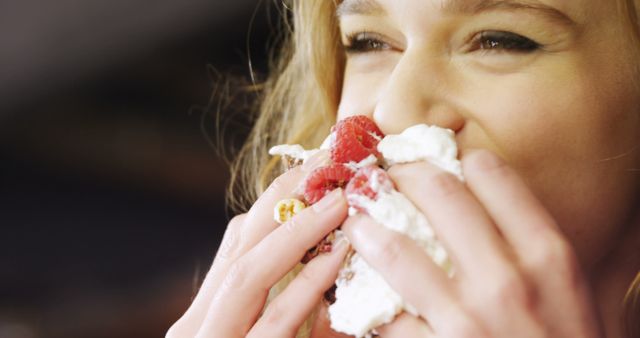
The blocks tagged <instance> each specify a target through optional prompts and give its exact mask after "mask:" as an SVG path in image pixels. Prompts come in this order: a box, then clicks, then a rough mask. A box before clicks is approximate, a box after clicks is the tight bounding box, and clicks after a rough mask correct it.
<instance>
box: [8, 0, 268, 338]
mask: <svg viewBox="0 0 640 338" xmlns="http://www.w3.org/2000/svg"><path fill="white" fill-rule="evenodd" d="M258 2H259V1H258V0H234V1H222V0H154V1H151V0H109V1H107V0H58V1H44V0H3V1H1V2H0V229H1V232H0V338H36V337H55V338H57V337H65V338H75V337H138V338H144V337H161V336H163V335H164V332H165V331H166V330H167V328H168V327H169V326H170V324H171V323H172V322H173V321H175V320H176V319H177V318H178V317H179V316H180V315H181V314H182V313H183V312H184V310H185V309H186V308H187V307H188V305H189V303H190V300H191V298H192V296H193V294H194V292H195V290H196V287H197V285H198V284H199V283H200V278H201V277H202V276H203V275H204V273H205V272H206V270H207V269H208V266H209V265H210V264H211V261H212V258H213V255H214V253H215V251H216V249H217V246H218V243H219V240H220V237H221V234H222V232H223V230H224V227H225V225H226V221H227V220H228V218H229V216H230V215H229V213H228V212H227V210H226V208H225V204H224V190H225V187H226V184H227V180H228V176H229V174H228V170H227V166H226V164H225V162H224V161H223V160H222V159H221V158H220V156H218V153H217V152H216V151H215V150H214V147H213V146H212V145H211V141H212V140H213V141H214V142H213V143H217V142H215V139H216V137H217V136H216V134H215V132H214V131H215V110H216V109H215V108H216V106H217V104H215V103H216V102H217V101H215V100H214V101H213V103H214V105H213V109H206V106H207V105H208V104H209V101H210V98H211V93H212V92H213V91H214V90H217V91H218V92H224V89H225V87H224V86H222V84H221V83H222V82H221V80H222V79H225V78H229V77H228V75H233V76H234V77H235V78H240V79H248V78H249V74H250V72H249V66H248V65H249V60H251V61H252V64H253V67H254V68H255V71H256V76H258V77H260V76H262V75H264V73H265V68H266V67H265V63H266V62H265V55H266V45H267V41H268V38H269V33H270V30H271V29H270V27H271V26H270V20H268V19H269V18H272V17H273V16H274V13H273V12H269V11H268V10H266V6H267V5H268V4H267V3H268V2H269V1H265V2H264V3H262V4H259V3H258ZM252 17H253V20H252ZM252 22H253V23H252ZM251 23H252V24H251ZM245 102H246V101H245ZM233 107H234V106H233V105H231V107H230V108H225V107H223V110H222V112H223V114H222V121H223V122H225V123H228V126H227V127H226V128H225V129H224V130H223V131H224V134H225V135H226V137H227V144H229V143H236V144H237V142H239V141H241V140H242V139H243V138H244V137H245V136H246V132H247V128H248V126H247V125H246V123H244V124H243V123H242V121H243V120H246V118H243V116H239V121H240V122H234V121H235V120H234V119H232V117H231V115H233V114H236V115H237V113H238V112H237V109H234V108H233ZM237 117H238V116H236V118H237ZM223 125H224V123H223ZM218 145H219V143H218Z"/></svg>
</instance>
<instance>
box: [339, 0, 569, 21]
mask: <svg viewBox="0 0 640 338" xmlns="http://www.w3.org/2000/svg"><path fill="white" fill-rule="evenodd" d="M441 9H442V11H443V12H445V13H452V14H477V13H480V12H486V11H491V10H507V11H521V10H522V11H528V12H531V13H533V14H535V15H540V16H543V17H545V18H547V19H549V20H551V21H554V22H558V23H560V24H563V25H569V26H573V25H575V24H576V23H575V21H573V20H572V19H571V18H570V17H569V16H567V15H566V14H565V13H563V12H561V11H560V10H558V9H556V8H554V7H551V6H549V5H546V4H544V3H542V2H540V1H538V0H444V1H443V3H442V7H441ZM384 13H385V10H384V7H382V5H380V3H379V2H378V1H376V0H344V1H343V2H342V3H341V4H340V5H338V7H337V9H336V15H337V16H338V17H341V16H346V15H380V14H384Z"/></svg>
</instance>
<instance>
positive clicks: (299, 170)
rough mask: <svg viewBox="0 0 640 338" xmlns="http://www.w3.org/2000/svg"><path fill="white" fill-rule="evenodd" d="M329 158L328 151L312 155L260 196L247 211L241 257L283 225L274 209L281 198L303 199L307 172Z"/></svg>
mask: <svg viewBox="0 0 640 338" xmlns="http://www.w3.org/2000/svg"><path fill="white" fill-rule="evenodd" d="M328 159H329V154H328V152H327V151H320V152H319V153H318V154H315V155H314V156H312V157H311V158H310V159H309V160H308V161H307V162H305V163H304V164H303V165H301V166H297V167H295V168H293V169H291V170H289V171H287V172H286V173H284V174H282V175H280V176H279V177H278V178H276V179H275V180H274V181H273V182H272V183H271V185H269V187H268V188H267V190H265V192H264V193H263V194H262V195H260V197H259V198H258V200H257V201H256V202H255V204H254V205H253V206H252V207H251V209H250V210H249V212H248V213H247V219H246V220H245V226H244V227H243V229H242V233H241V234H240V236H241V239H240V240H241V245H240V247H239V249H240V251H239V252H237V253H236V257H239V256H241V255H242V254H244V253H245V252H247V251H248V250H249V249H251V248H252V247H253V246H254V245H256V243H258V242H259V241H260V240H262V239H263V238H264V237H265V236H267V235H268V234H269V233H270V232H271V231H273V230H274V229H275V228H277V227H278V226H279V224H278V223H277V222H276V221H275V220H274V219H273V208H274V206H275V205H276V204H277V203H278V201H280V200H282V199H285V198H299V197H300V191H298V190H299V188H300V186H301V185H302V183H303V182H304V180H305V178H306V177H307V175H308V174H309V173H310V172H311V171H313V169H315V168H317V167H319V166H322V165H323V164H325V163H326V162H327V161H328Z"/></svg>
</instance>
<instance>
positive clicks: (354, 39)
mask: <svg viewBox="0 0 640 338" xmlns="http://www.w3.org/2000/svg"><path fill="white" fill-rule="evenodd" d="M346 40H347V42H346V44H345V46H344V49H345V51H346V52H347V54H355V53H366V52H379V51H383V50H389V49H391V46H390V45H389V44H387V43H386V42H384V41H382V39H381V38H380V36H378V35H377V34H375V33H369V32H359V33H354V34H349V35H347V39H346Z"/></svg>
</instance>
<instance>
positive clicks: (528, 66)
mask: <svg viewBox="0 0 640 338" xmlns="http://www.w3.org/2000/svg"><path fill="white" fill-rule="evenodd" d="M285 7H286V8H287V9H290V10H291V13H290V14H291V16H290V18H291V20H290V21H288V22H287V23H288V25H287V26H286V27H288V28H290V29H291V32H290V36H289V38H288V39H287V40H286V43H285V44H284V50H283V52H282V53H281V54H280V59H279V62H278V63H277V66H276V67H275V69H274V72H273V74H272V77H271V79H270V80H269V81H268V82H267V83H266V84H265V91H264V97H263V101H262V104H261V114H260V116H259V118H258V121H257V124H256V126H255V130H254V132H253V134H252V137H251V139H250V141H249V142H248V143H247V145H246V147H245V148H244V150H243V152H242V154H241V156H240V159H239V161H238V162H237V165H236V167H235V169H236V175H237V176H236V180H235V181H234V182H235V183H236V186H235V189H234V190H233V193H234V194H235V196H239V195H240V194H244V195H246V194H247V193H248V192H249V193H250V192H254V193H255V195H249V197H247V198H246V199H245V201H253V200H254V197H256V196H257V195H260V196H259V198H257V201H256V202H255V203H254V204H253V205H252V206H251V208H250V210H249V211H248V212H247V213H245V214H242V215H240V216H237V217H235V218H234V219H233V220H232V221H231V222H230V224H229V227H228V230H227V233H226V235H225V237H224V239H223V241H222V245H221V248H220V250H219V252H218V254H217V256H216V258H215V260H214V263H213V266H212V268H211V270H210V272H209V273H208V275H207V277H206V279H205V281H204V283H203V285H202V288H201V289H200V292H199V293H198V295H197V297H196V298H195V300H194V302H193V304H192V305H191V307H190V308H189V309H188V310H187V312H186V313H185V314H184V316H183V317H182V318H180V320H178V321H177V322H176V323H175V324H174V325H173V327H172V328H171V329H170V330H169V333H168V334H167V336H168V337H243V336H250V337H293V336H295V335H296V332H298V330H299V329H300V328H301V329H300V331H301V333H300V335H305V336H308V335H311V336H313V337H341V336H342V335H339V334H336V333H335V332H332V331H331V330H330V329H329V327H328V326H329V323H328V322H327V319H326V314H325V311H326V306H325V305H324V304H323V303H322V302H321V299H322V294H323V292H324V290H326V289H327V288H329V287H330V286H331V285H332V283H333V281H334V280H335V277H336V273H337V271H338V269H339V267H340V264H341V261H342V260H343V258H344V256H345V253H346V251H347V247H348V245H346V244H345V243H341V244H340V243H339V244H337V245H336V247H335V248H334V250H333V251H332V252H331V253H329V254H324V255H321V256H318V257H317V258H315V259H314V260H312V261H311V262H310V263H309V264H307V265H306V266H305V267H304V268H302V270H301V272H300V273H299V274H298V275H297V277H296V276H295V275H296V272H297V271H298V270H300V268H299V267H298V268H297V270H296V271H294V272H290V271H291V270H292V269H293V268H294V267H295V266H296V263H297V262H298V261H299V260H300V258H301V257H302V256H303V255H304V253H305V251H306V250H307V249H308V248H309V247H311V246H313V245H314V244H315V243H317V242H318V241H319V240H320V239H321V238H322V237H323V236H324V235H326V234H327V233H328V232H330V231H331V230H332V229H334V228H336V227H338V226H340V225H342V228H343V230H344V231H345V232H346V234H347V237H348V239H349V241H350V243H351V246H352V247H353V248H355V250H357V251H358V252H359V253H360V254H361V255H362V256H363V257H364V258H365V259H366V260H367V261H368V262H369V264H371V265H372V266H373V267H374V268H375V269H377V270H378V271H379V272H380V273H381V274H382V275H383V276H384V277H385V279H386V280H387V281H388V282H389V284H390V285H391V286H392V287H393V288H394V289H395V290H396V291H397V292H398V293H400V294H401V295H402V296H403V297H404V298H405V299H407V300H409V301H410V302H411V304H413V305H414V306H415V307H416V308H417V310H418V313H419V317H413V316H411V315H408V314H401V315H400V316H398V317H397V318H396V320H394V321H393V322H392V323H391V324H388V325H385V326H383V327H381V328H379V333H380V335H381V336H382V337H496V338H497V337H556V338H557V337H604V336H607V337H623V336H625V335H626V336H627V337H640V330H639V325H640V324H639V323H640V296H639V294H640V291H639V289H640V285H639V284H640V282H639V279H640V275H638V271H640V249H639V248H640V208H639V206H640V205H639V193H640V150H639V149H638V147H640V83H639V81H638V80H639V79H640V57H639V55H640V54H639V52H640V43H639V42H640V39H639V35H638V24H637V20H636V6H635V4H634V2H633V0H628V1H627V0H616V1H601V0H344V1H328V0H303V1H302V0H301V1H292V2H291V3H287V5H286V6H285ZM285 14H287V13H285ZM336 112H337V113H336ZM353 114H364V115H368V116H369V117H371V118H372V119H373V120H374V121H376V122H377V123H378V125H379V126H380V128H381V129H382V130H383V131H384V132H385V133H387V134H390V133H398V132H400V131H402V130H403V129H405V128H406V127H408V126H411V125H414V124H418V123H426V124H434V125H439V126H441V127H445V128H449V129H451V130H453V131H454V132H455V134H456V140H457V142H458V145H459V148H460V149H461V154H460V158H461V160H462V163H463V171H464V174H465V177H466V183H465V184H462V183H460V182H458V181H457V180H456V179H455V178H453V177H452V176H450V175H449V174H446V173H443V172H442V171H440V170H438V169H436V168H435V167H433V166H431V165H429V164H427V163H414V164H408V165H399V166H395V167H392V168H391V169H390V170H389V174H390V175H391V177H392V179H393V180H394V181H395V183H396V185H397V187H398V189H399V190H400V191H401V192H403V193H404V194H406V195H407V196H408V197H409V198H410V199H411V200H412V201H413V202H414V204H415V205H416V206H417V207H418V208H419V209H421V210H422V211H423V212H424V213H425V215H426V216H427V218H428V219H429V220H430V222H431V224H432V226H433V227H434V230H435V232H436V233H437V234H438V236H439V237H440V239H441V240H442V242H443V243H444V245H445V246H446V248H447V249H448V251H449V253H450V255H451V256H452V257H453V261H454V265H455V266H456V271H457V272H458V273H457V274H456V276H455V277H454V278H453V279H448V278H446V276H445V275H444V273H443V272H441V271H440V270H438V269H437V268H435V267H434V265H433V263H432V262H430V260H429V259H428V258H427V257H426V256H425V255H424V254H423V252H422V251H421V250H419V249H417V248H416V247H415V245H413V244H412V242H411V241H409V240H408V239H406V238H405V237H403V236H401V235H398V234H395V233H392V232H390V231H387V230H386V229H384V228H382V227H381V226H380V225H378V224H375V222H373V221H372V220H371V219H370V218H368V217H366V216H357V217H347V206H346V202H345V198H344V196H343V195H342V193H341V192H340V191H339V190H337V191H336V192H334V193H333V194H330V195H328V196H327V197H325V198H324V199H323V200H322V201H320V202H319V203H318V204H317V205H316V206H315V207H313V208H308V209H305V211H304V212H302V213H301V214H299V215H298V216H296V218H295V221H294V222H291V223H289V224H287V225H286V226H280V227H279V226H278V225H277V224H276V223H275V222H274V221H273V220H272V208H273V206H274V205H275V203H276V202H277V201H278V200H280V199H283V198H286V197H292V196H293V195H294V194H295V192H294V191H295V188H296V187H297V186H298V185H299V184H300V182H301V181H302V180H303V179H304V177H305V174H306V173H308V172H309V170H311V169H313V168H314V167H316V166H318V165H319V164H321V163H323V161H324V157H325V156H324V155H319V156H316V157H315V158H313V159H312V160H311V161H309V162H308V163H306V164H305V165H304V166H302V167H298V168H295V169H293V170H290V171H288V172H286V173H284V174H282V175H280V176H279V177H277V178H276V179H275V181H273V183H271V185H270V186H269V187H268V188H266V185H267V183H268V182H271V180H272V179H273V178H275V177H276V176H278V175H279V174H280V173H281V172H280V171H279V170H280V168H279V167H278V165H277V162H276V161H277V160H274V159H269V158H268V157H267V149H268V148H269V147H270V146H272V145H275V144H280V143H301V144H303V145H305V146H307V147H309V148H311V147H317V146H318V145H319V143H320V141H321V140H322V139H323V138H324V137H325V136H326V135H327V133H328V128H329V126H330V125H331V124H333V123H334V122H335V120H336V119H341V118H344V117H346V116H349V115H353ZM250 180H253V181H252V182H255V184H254V185H252V184H245V185H241V184H238V183H237V182H239V181H244V182H249V181H250ZM263 191H264V193H262V192H263ZM251 196H254V197H251ZM283 277H287V278H285V281H284V282H281V283H278V281H279V280H281V279H282V278H283ZM289 282H290V283H289ZM276 283H278V285H277V286H278V287H277V290H275V292H272V297H271V298H270V301H269V302H267V296H268V291H269V289H270V288H272V287H273V286H274V285H276ZM287 284H288V285H287ZM285 286H286V287H285ZM265 304H266V305H265ZM314 314H316V315H314ZM305 321H306V325H303V323H305ZM302 331H304V332H302Z"/></svg>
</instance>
